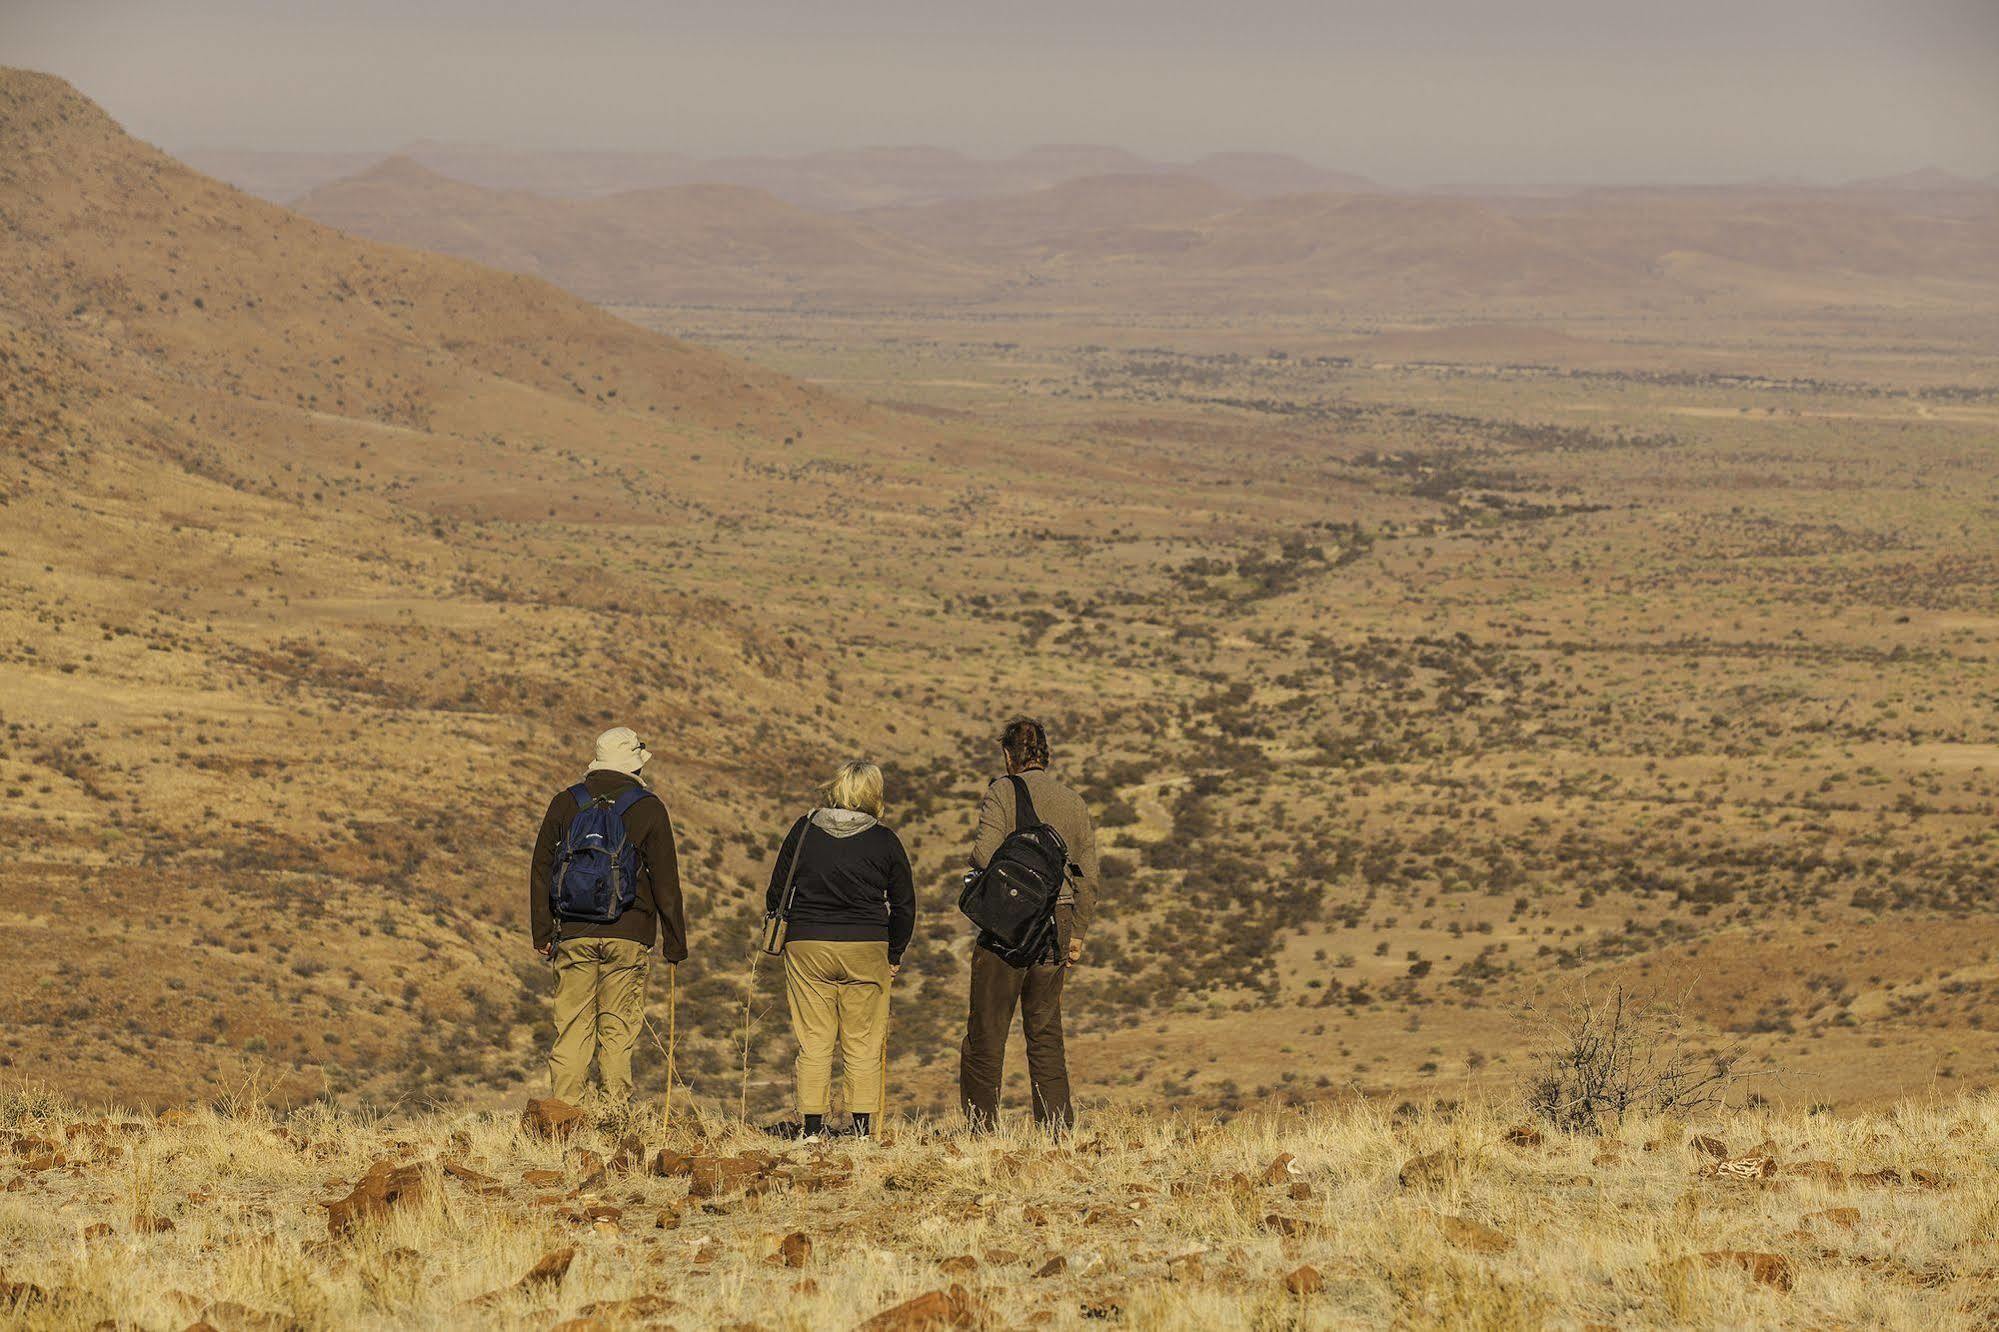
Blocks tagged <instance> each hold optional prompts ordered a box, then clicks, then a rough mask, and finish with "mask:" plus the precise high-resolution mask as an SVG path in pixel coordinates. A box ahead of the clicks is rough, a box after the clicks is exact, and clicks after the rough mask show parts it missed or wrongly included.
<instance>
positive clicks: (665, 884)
mask: <svg viewBox="0 0 1999 1332" xmlns="http://www.w3.org/2000/svg"><path fill="white" fill-rule="evenodd" d="M637 784H638V779H637V778H636V777H631V776H627V775H626V774H625V773H622V772H604V771H597V772H591V773H588V774H586V775H585V776H584V778H583V785H584V786H585V787H586V788H587V789H588V790H589V792H590V794H591V795H593V796H598V795H615V794H617V793H618V792H619V791H622V790H624V789H625V788H626V787H628V786H635V785H637ZM575 817H576V797H574V796H572V795H571V794H569V790H568V788H567V787H565V788H563V789H562V790H560V791H557V792H556V793H555V799H553V800H551V801H549V802H548V813H546V814H544V815H542V819H541V832H540V833H539V834H538V835H537V836H536V837H535V839H534V861H533V864H532V866H531V868H530V869H529V871H528V911H529V919H530V920H531V921H533V923H534V946H535V947H536V948H545V947H547V945H548V942H549V940H551V939H553V938H554V937H555V931H556V926H557V924H558V923H559V924H560V925H561V927H562V937H563V938H565V939H630V940H632V941H633V942H634V943H638V944H641V945H643V946H645V947H647V948H651V947H652V945H653V941H654V940H655V939H658V940H659V944H660V952H661V953H663V954H665V956H666V960H667V961H669V962H679V961H683V960H684V959H685V958H686V957H687V922H686V920H685V919H684V918H683V917H682V915H681V909H680V860H679V858H678V856H677V855H676V854H675V852H674V849H673V821H672V820H671V819H670V818H668V817H667V813H666V802H665V801H663V800H659V799H656V798H655V799H651V800H641V801H639V802H638V803H637V804H636V805H633V806H632V807H631V808H630V809H629V810H627V811H625V833H626V835H628V836H629V837H630V838H631V839H632V842H633V843H634V844H635V845H636V846H637V847H638V853H639V881H638V902H637V903H636V904H635V905H634V906H633V907H632V909H631V910H630V911H627V912H626V913H625V914H624V915H622V916H620V917H618V918H617V919H616V920H614V921H611V922H610V923H609V924H606V925H599V924H596V923H594V922H591V921H583V920H565V921H561V922H557V921H556V919H555V914H554V912H552V911H551V910H550V909H549V905H548V885H549V881H550V880H551V879H552V878H553V877H554V875H555V852H556V849H557V848H558V847H560V846H561V845H562V835H563V834H564V833H566V832H568V831H569V824H570V822H571V821H572V820H573V819H575ZM661 936H664V937H661Z"/></svg>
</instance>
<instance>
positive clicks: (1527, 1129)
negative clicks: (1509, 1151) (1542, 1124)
mask: <svg viewBox="0 0 1999 1332" xmlns="http://www.w3.org/2000/svg"><path fill="white" fill-rule="evenodd" d="M1504 1141H1505V1143H1506V1145H1507V1146H1509V1147H1519V1148H1523V1149H1525V1148H1529V1147H1539V1146H1540V1145H1541V1143H1542V1142H1543V1141H1544V1139H1543V1138H1542V1136H1541V1130H1540V1129H1537V1128H1535V1127H1534V1126H1533V1125H1532V1124H1515V1125H1514V1126H1513V1127H1512V1128H1510V1129H1508V1130H1506V1135H1505V1139H1504Z"/></svg>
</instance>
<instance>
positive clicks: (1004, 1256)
mask: <svg viewBox="0 0 1999 1332" xmlns="http://www.w3.org/2000/svg"><path fill="white" fill-rule="evenodd" d="M986 1261H987V1262H989V1263H991V1264H992V1265H993V1266H994V1267H1006V1266H1008V1265H1010V1264H1013V1263H1017V1262H1019V1261H1020V1255H1019V1254H1017V1253H1015V1252H1014V1251H1013V1250H1012V1249H987V1250H986Z"/></svg>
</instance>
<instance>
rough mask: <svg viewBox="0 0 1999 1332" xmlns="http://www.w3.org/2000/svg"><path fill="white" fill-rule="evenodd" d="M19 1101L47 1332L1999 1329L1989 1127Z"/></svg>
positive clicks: (1877, 1118)
mask: <svg viewBox="0 0 1999 1332" xmlns="http://www.w3.org/2000/svg"><path fill="white" fill-rule="evenodd" d="M572 1115H574V1112H572V1111H570V1110H568V1108H567V1107H562V1106H560V1105H559V1104H543V1105H540V1106H531V1107H530V1110H529V1112H528V1113H526V1114H522V1113H519V1112H508V1113H478V1114H473V1113H462V1112H456V1111H453V1110H449V1109H442V1110H438V1111H435V1112H431V1113H427V1114H418V1115H395V1116H391V1117H384V1118H371V1117H367V1116H362V1115H356V1114H353V1113H350V1112H345V1111H337V1110H333V1109H330V1108H327V1107H325V1106H314V1107H308V1108H305V1109H301V1110H297V1111H294V1112H292V1113H289V1114H287V1115H284V1116H273V1115H272V1114H270V1113H269V1112H267V1111H265V1110H262V1109H260V1108H257V1107H256V1106H252V1105H245V1106H241V1107H235V1108H228V1107H225V1108H223V1109H220V1110H198V1111H191V1112H190V1111H169V1112H166V1113H164V1114H161V1115H159V1116H158V1117H151V1116H136V1115H130V1114H109V1115H105V1114H96V1113H85V1112H84V1111H82V1110H80V1109H78V1108H76V1107H74V1106H71V1105H67V1104H63V1103H61V1102H58V1101H54V1100H50V1099H44V1098H38V1097H34V1096H28V1095H22V1094H15V1095H12V1096H10V1097H8V1098H7V1099H6V1100H5V1101H4V1103H0V1131H4V1139H5V1142H6V1143H7V1144H8V1149H9V1151H10V1155H11V1159H10V1160H9V1161H8V1162H7V1164H5V1165H4V1166H0V1179H4V1185H0V1189H4V1191H0V1320H4V1321H6V1322H7V1323H8V1324H9V1325H10V1326H18V1327H23V1328H94V1327H118V1328H147V1329H153V1328H160V1329H183V1328H205V1327H206V1328H217V1329H223V1330H224V1332H235V1330H236V1329H276V1328H287V1327H303V1328H332V1327H339V1328H365V1327H404V1326H491V1327H508V1328H516V1327H518V1328H550V1327H560V1328H564V1329H568V1332H582V1330H583V1329H593V1328H611V1327H628V1326H629V1327H667V1326H671V1327H678V1328H711V1327H712V1328H735V1329H749V1328H771V1329H776V1328H799V1329H803V1328H829V1327H853V1326H856V1325H859V1326H864V1327H873V1328H897V1329H914V1328H929V1327H947V1326H949V1327H1019V1326H1057V1327H1077V1326H1084V1325H1095V1324H1099V1323H1104V1322H1109V1323H1117V1324H1122V1325H1126V1326H1133V1327H1188V1328H1192V1327H1200V1328H1225V1327H1258V1328H1274V1327H1339V1326H1362V1325H1365V1326H1386V1325H1398V1326H1445V1325H1449V1326H1494V1327H1497V1326H1507V1327H1518V1326H1543V1327H1604V1326H1617V1327H1644V1326H1664V1325H1694V1326H1707V1327H1743V1326H1751V1325H1755V1326H1785V1327H1789V1326H1798V1327H1805V1326H1810V1327H1828V1326H1855V1325H1863V1324H1864V1325H1869V1326H1878V1327H1911V1328H1913V1327H1923V1328H1938V1327H1950V1326H1973V1325H1985V1326H1990V1325H1991V1322H1992V1320H1993V1319H1994V1318H1995V1317H1999V1298H1995V1294H1994V1291H1995V1285H1994V1280H1993V1275H1994V1264H1993V1260H1994V1255H1993V1251H1992V1245H1993V1241H1992V1234H1993V1225H1992V1222H1993V1217H1994V1215H1995V1208H1999V1177H1996V1176H1995V1172H1994V1170H1993V1166H1992V1162H1993V1160H1994V1150H1995V1147H1999V1113H1995V1105H1994V1103H1993V1102H1992V1101H1991V1100H1989V1099H1986V1098H1966V1099H1961V1100H1955V1101H1948V1102H1937V1103H1933V1104H1926V1105H1914V1104H1908V1105H1902V1106H1899V1107H1896V1108H1895V1109H1893V1110H1891V1111H1888V1112H1883V1113H1878V1114H1872V1115H1866V1116H1860V1117H1853V1118H1832V1117H1826V1116H1807V1115H1801V1114H1793V1113H1777V1112H1772V1111H1766V1110H1750V1111H1743V1112H1740V1113H1736V1114H1733V1115H1730V1116H1724V1117H1720V1118H1715V1119H1712V1120H1704V1121H1701V1122H1686V1121H1682V1120H1670V1119H1653V1120H1644V1121H1638V1122H1626V1123H1625V1124H1623V1125H1622V1126H1621V1127H1620V1128H1618V1129H1616V1130H1615V1131H1613V1132H1610V1133H1608V1134H1606V1135H1605V1136H1602V1137H1595V1136H1588V1135H1582V1136H1574V1137H1570V1136H1562V1135H1558V1134H1554V1133H1552V1132H1549V1131H1545V1130H1544V1129H1540V1128H1535V1127H1533V1126H1531V1125H1529V1124H1528V1123H1526V1122H1525V1121H1522V1120H1520V1119H1519V1118H1518V1117H1517V1115H1516V1114H1514V1113H1513V1112H1512V1111H1511V1110H1510V1108H1508V1107H1505V1106H1503V1105H1501V1106H1489V1107H1473V1108H1466V1109H1462V1110H1460V1111H1459V1112H1458V1113H1456V1114H1454V1115H1452V1116H1449V1117H1435V1116H1423V1115H1403V1116H1394V1115H1390V1114H1388V1113H1385V1112H1383V1111H1382V1110H1380V1109H1379V1108H1377V1107H1374V1106H1370V1105H1364V1104H1354V1105H1350V1106H1346V1107H1334V1106H1330V1105H1320V1106H1316V1107H1314V1108H1312V1109H1310V1110H1309V1111H1299V1112H1286V1113H1281V1114H1264V1115H1251V1116H1246V1117H1242V1118H1238V1119H1236V1120H1233V1121H1229V1122H1220V1123H1218V1122H1213V1121H1209V1120H1193V1119H1188V1118H1179V1117H1142V1116H1138V1115H1134V1114H1129V1113H1103V1114H1099V1115H1095V1116H1092V1117H1091V1118H1090V1119H1089V1120H1088V1121H1087V1122H1086V1123H1085V1125H1084V1127H1083V1129H1082V1131H1081V1132H1080V1133H1079V1134H1078V1135H1076V1137H1075V1138H1074V1139H1073V1140H1072V1141H1069V1142H1066V1143H1060V1144H1057V1143H1053V1142H1050V1141H1048V1140H1047V1139H1045V1138H1043V1137H1040V1136H1038V1135H1036V1134H1035V1133H1034V1132H1033V1131H1032V1130H1029V1129H1026V1128H1024V1127H1020V1126H1015V1127H1013V1128H1011V1129H1010V1130H1009V1131H1007V1132H1004V1133H1002V1134H1000V1135H997V1136H993V1137H989V1138H984V1139H971V1138H968V1137H966V1136H964V1135H963V1134H962V1133H960V1132H958V1131H957V1130H956V1129H955V1126H952V1125H949V1124H944V1123H939V1122H936V1121H932V1120H928V1119H911V1120H898V1121H896V1122H894V1123H893V1124H892V1125H890V1127H889V1128H888V1131H887V1132H885V1133H883V1134H882V1135H881V1136H880V1138H879V1140H878V1141H874V1142H854V1141H850V1140H838V1139H836V1140H835V1141H833V1142H832V1143H830V1144H826V1145H815V1146H810V1147H804V1146H797V1145H793V1144H787V1143H784V1142H781V1141H778V1140H775V1139H772V1138H769V1137H767V1136H765V1135H764V1134H762V1133H759V1132H756V1131H754V1130H750V1129H746V1128H744V1127H743V1126H741V1125H740V1124H739V1123H734V1122H728V1121H724V1120H722V1119H719V1118H716V1117H713V1116H710V1117H707V1118H703V1117H701V1116H699V1115H697V1114H696V1113H694V1112H693V1111H691V1110H688V1109H686V1108H682V1107H676V1108H675V1111H674V1113H673V1115H672V1117H671V1119H670V1120H669V1119H668V1118H667V1117H666V1116H664V1115H663V1114H662V1113H661V1112H660V1110H659V1109H658V1107H656V1106H654V1107H648V1108H645V1109H641V1110H639V1111H637V1112H635V1113H632V1114H630V1115H627V1116H624V1117H621V1118H586V1117H582V1116H580V1115H576V1116H575V1117H572Z"/></svg>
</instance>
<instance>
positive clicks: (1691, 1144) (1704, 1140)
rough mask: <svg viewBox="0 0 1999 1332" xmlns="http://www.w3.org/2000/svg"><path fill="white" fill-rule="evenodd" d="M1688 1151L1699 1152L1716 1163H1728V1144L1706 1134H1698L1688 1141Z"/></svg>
mask: <svg viewBox="0 0 1999 1332" xmlns="http://www.w3.org/2000/svg"><path fill="white" fill-rule="evenodd" d="M1687 1149H1688V1150H1689V1151H1693V1152H1698V1153H1700V1154H1701V1155H1702V1156H1706V1157H1711V1158H1712V1159H1714V1160H1716V1161H1726V1160H1727V1159H1728V1144H1727V1143H1725V1142H1723V1141H1722V1140H1721V1139H1720V1138H1710V1137H1708V1136H1707V1135H1706V1134H1704V1133H1696V1134H1695V1135H1694V1136H1693V1137H1691V1138H1689V1139H1687Z"/></svg>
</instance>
